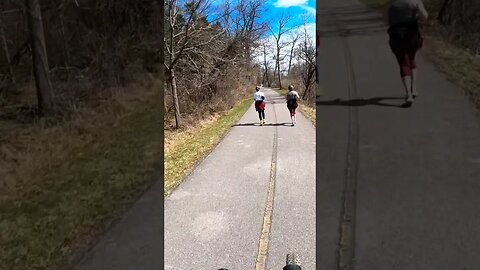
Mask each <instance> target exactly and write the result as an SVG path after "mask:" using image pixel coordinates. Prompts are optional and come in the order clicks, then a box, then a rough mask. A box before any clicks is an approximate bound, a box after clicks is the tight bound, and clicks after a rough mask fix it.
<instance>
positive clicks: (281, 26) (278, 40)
mask: <svg viewBox="0 0 480 270" xmlns="http://www.w3.org/2000/svg"><path fill="white" fill-rule="evenodd" d="M289 21H290V17H289V16H287V15H285V13H282V14H281V15H280V18H279V20H278V24H277V27H278V28H277V29H276V31H274V30H273V29H272V28H270V31H271V32H272V34H273V37H274V39H275V44H276V54H275V63H276V65H275V72H276V74H277V79H278V85H279V87H280V89H281V88H282V77H281V66H280V63H281V60H282V59H283V58H282V56H281V51H282V49H283V48H284V47H285V46H286V45H285V44H283V43H282V36H283V35H284V34H286V33H287V32H288V31H290V30H291V28H288V27H287V24H288V23H289Z"/></svg>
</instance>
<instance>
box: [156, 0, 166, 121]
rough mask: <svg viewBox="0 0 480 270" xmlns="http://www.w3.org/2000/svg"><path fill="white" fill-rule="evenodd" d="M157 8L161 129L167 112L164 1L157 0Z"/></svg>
mask: <svg viewBox="0 0 480 270" xmlns="http://www.w3.org/2000/svg"><path fill="white" fill-rule="evenodd" d="M157 6H158V10H159V12H158V13H159V14H158V18H160V19H159V30H160V31H159V33H158V35H159V36H160V37H161V42H160V48H161V49H160V51H159V54H160V83H159V85H161V87H162V88H161V89H159V91H160V98H161V99H163V109H162V110H160V112H161V114H162V115H161V119H162V120H161V121H162V127H163V126H164V122H163V121H164V119H165V114H166V113H165V111H166V110H167V103H166V102H165V89H164V87H165V85H166V84H165V66H164V63H165V49H164V48H165V44H164V42H165V39H164V38H163V35H164V33H165V2H164V0H158V2H157Z"/></svg>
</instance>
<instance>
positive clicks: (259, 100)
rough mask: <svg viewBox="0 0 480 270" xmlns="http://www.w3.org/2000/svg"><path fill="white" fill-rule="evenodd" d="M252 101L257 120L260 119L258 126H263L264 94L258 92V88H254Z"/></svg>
mask: <svg viewBox="0 0 480 270" xmlns="http://www.w3.org/2000/svg"><path fill="white" fill-rule="evenodd" d="M253 100H254V101H255V110H256V111H257V112H258V118H260V125H264V124H265V94H264V93H263V92H262V91H260V87H258V86H257V87H255V93H254V94H253Z"/></svg>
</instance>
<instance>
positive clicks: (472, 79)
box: [425, 26, 480, 109]
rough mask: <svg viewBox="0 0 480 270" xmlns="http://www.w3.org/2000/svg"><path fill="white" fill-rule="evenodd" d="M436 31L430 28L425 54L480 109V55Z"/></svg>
mask: <svg viewBox="0 0 480 270" xmlns="http://www.w3.org/2000/svg"><path fill="white" fill-rule="evenodd" d="M434 27H435V26H434ZM435 31H436V30H435V29H430V30H429V31H428V33H427V44H426V46H425V49H426V50H425V55H426V56H427V58H428V59H429V60H430V61H431V62H433V63H434V64H435V65H436V67H437V68H438V69H439V70H440V71H441V72H443V73H444V74H445V75H446V76H447V78H448V79H449V80H450V81H452V82H453V83H455V84H456V85H458V86H460V87H461V88H462V89H463V90H464V91H465V93H466V94H467V95H468V97H469V98H470V99H471V100H472V102H473V103H474V104H475V106H476V107H477V109H480V55H477V56H475V55H473V54H472V53H470V52H469V51H468V50H466V49H465V48H462V47H460V46H456V45H454V44H452V43H451V42H448V41H447V40H446V39H444V38H443V37H442V36H440V35H438V34H435Z"/></svg>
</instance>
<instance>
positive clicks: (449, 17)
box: [424, 0, 480, 54]
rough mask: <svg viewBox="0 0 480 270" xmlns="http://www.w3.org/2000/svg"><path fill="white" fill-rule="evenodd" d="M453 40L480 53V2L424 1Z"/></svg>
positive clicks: (455, 0) (458, 0) (464, 0)
mask: <svg viewBox="0 0 480 270" xmlns="http://www.w3.org/2000/svg"><path fill="white" fill-rule="evenodd" d="M424 1H425V6H426V8H427V9H428V10H429V11H430V12H431V13H432V15H433V18H434V19H436V20H437V21H438V22H439V24H440V25H441V26H442V28H443V29H444V30H445V33H446V34H447V35H448V37H449V38H450V39H451V40H455V41H456V42H459V43H460V44H461V45H463V46H465V47H467V48H469V49H470V50H471V51H472V52H473V53H474V54H479V53H480V16H479V14H480V1H478V0H424Z"/></svg>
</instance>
